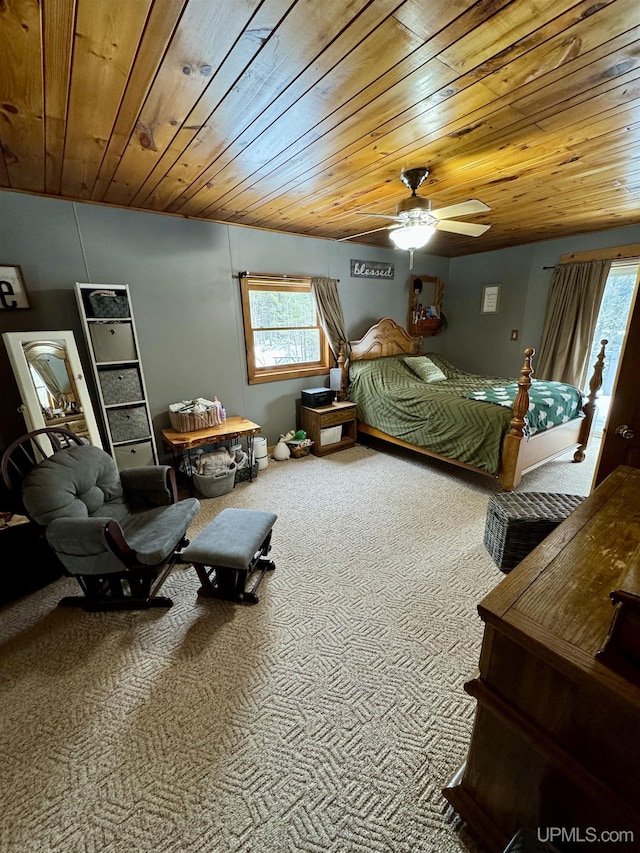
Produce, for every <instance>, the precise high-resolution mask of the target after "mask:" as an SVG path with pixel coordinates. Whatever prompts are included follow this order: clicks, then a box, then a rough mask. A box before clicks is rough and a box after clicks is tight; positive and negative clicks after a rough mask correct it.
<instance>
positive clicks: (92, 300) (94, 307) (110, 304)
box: [89, 290, 129, 317]
mask: <svg viewBox="0 0 640 853" xmlns="http://www.w3.org/2000/svg"><path fill="white" fill-rule="evenodd" d="M89 308H90V310H91V314H92V316H94V317H128V316H129V300H128V299H127V294H126V293H118V292H117V291H109V290H94V291H93V292H92V293H90V294H89Z"/></svg>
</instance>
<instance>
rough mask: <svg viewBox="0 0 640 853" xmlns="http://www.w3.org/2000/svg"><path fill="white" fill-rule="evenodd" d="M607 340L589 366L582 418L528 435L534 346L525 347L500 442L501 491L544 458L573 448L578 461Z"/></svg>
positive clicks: (590, 419)
mask: <svg viewBox="0 0 640 853" xmlns="http://www.w3.org/2000/svg"><path fill="white" fill-rule="evenodd" d="M608 343H609V342H608V341H607V340H602V341H600V352H599V353H598V357H597V358H596V363H595V364H594V366H593V375H592V376H591V379H590V380H589V396H588V397H587V402H586V403H585V404H584V406H583V410H584V414H585V416H584V418H580V419H576V420H573V421H567V423H565V424H560V425H559V426H556V427H553V428H552V429H550V430H547V431H546V432H541V433H536V435H534V436H532V437H531V438H527V436H526V435H525V434H524V416H525V415H526V413H527V411H528V409H529V388H530V387H531V374H532V373H533V370H532V368H531V358H532V356H533V355H534V350H533V349H531V348H529V349H526V350H525V361H524V365H523V366H522V370H521V371H520V378H519V379H518V394H517V395H516V399H515V402H514V404H513V418H512V420H511V426H510V429H509V432H508V433H507V434H506V435H505V437H504V440H503V443H502V457H501V465H500V471H499V473H498V478H499V479H500V484H501V485H502V488H503V489H504V490H505V491H508V492H509V491H511V490H512V489H515V487H516V486H517V485H518V483H519V482H520V480H521V479H522V475H523V474H526V473H527V471H532V470H533V469H534V468H537V467H538V466H539V465H542V464H543V463H544V462H548V461H549V460H551V459H555V457H556V456H562V455H563V454H564V453H569V452H570V451H571V450H574V451H575V453H574V455H573V460H574V462H582V461H583V459H584V451H585V450H586V448H587V445H588V444H589V440H590V438H591V432H592V429H593V423H594V419H595V416H596V412H597V406H596V398H597V396H598V391H599V390H600V388H601V387H602V370H603V368H604V357H605V347H606V345H607V344H608Z"/></svg>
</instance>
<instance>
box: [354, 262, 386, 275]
mask: <svg viewBox="0 0 640 853" xmlns="http://www.w3.org/2000/svg"><path fill="white" fill-rule="evenodd" d="M351 278H393V264H390V263H386V262H385V261H354V260H352V261H351Z"/></svg>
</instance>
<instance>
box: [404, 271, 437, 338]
mask: <svg viewBox="0 0 640 853" xmlns="http://www.w3.org/2000/svg"><path fill="white" fill-rule="evenodd" d="M443 291H444V284H443V283H442V281H440V279H439V278H437V277H436V276H432V275H412V276H411V284H410V295H409V319H408V322H407V327H408V330H409V334H410V335H422V336H427V335H437V334H438V332H439V331H440V329H441V328H442V292H443Z"/></svg>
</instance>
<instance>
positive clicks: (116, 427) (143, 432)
mask: <svg viewBox="0 0 640 853" xmlns="http://www.w3.org/2000/svg"><path fill="white" fill-rule="evenodd" d="M107 418H108V419H109V431H110V432H111V440H112V441H114V442H116V441H135V439H136V438H146V437H147V436H148V435H149V434H150V430H149V420H148V418H147V410H146V408H145V406H127V408H126V409H108V410H107Z"/></svg>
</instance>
